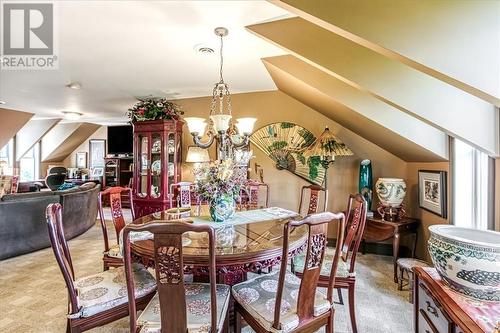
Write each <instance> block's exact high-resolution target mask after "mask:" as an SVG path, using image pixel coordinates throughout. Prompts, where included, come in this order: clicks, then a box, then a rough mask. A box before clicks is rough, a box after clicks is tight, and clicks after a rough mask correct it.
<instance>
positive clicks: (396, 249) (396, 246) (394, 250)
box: [392, 232, 400, 283]
mask: <svg viewBox="0 0 500 333" xmlns="http://www.w3.org/2000/svg"><path fill="white" fill-rule="evenodd" d="M399 238H400V236H399V233H398V232H396V233H395V234H394V242H393V243H392V256H393V261H394V263H393V265H394V282H396V283H397V282H398V266H397V261H398V255H399Z"/></svg>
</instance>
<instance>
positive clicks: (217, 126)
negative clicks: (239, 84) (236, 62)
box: [184, 27, 257, 160]
mask: <svg viewBox="0 0 500 333" xmlns="http://www.w3.org/2000/svg"><path fill="white" fill-rule="evenodd" d="M215 34H216V35H217V36H219V37H220V71H219V74H220V79H219V82H217V83H216V84H215V86H214V88H213V90H212V101H211V104H210V115H209V117H208V120H207V119H205V118H199V117H187V118H184V120H185V121H186V123H187V126H188V128H189V132H190V133H191V135H192V136H193V141H194V143H195V145H196V146H198V147H200V148H208V147H210V146H211V145H212V144H213V143H214V142H215V141H217V149H218V154H217V156H218V159H220V160H223V159H227V158H233V157H234V148H239V147H244V146H247V145H248V143H249V140H250V139H249V138H250V134H252V132H253V127H254V124H255V121H256V120H257V119H255V118H239V119H236V123H234V122H233V119H232V118H233V116H232V109H231V93H230V92H229V86H228V85H227V83H225V82H224V78H223V75H222V70H223V65H224V58H223V53H222V51H223V46H224V44H223V37H225V36H227V34H228V30H227V29H226V28H223V27H219V28H215ZM207 129H208V130H207ZM205 131H206V133H205ZM205 134H206V135H207V137H208V140H207V141H206V142H202V137H203V136H205ZM235 136H236V137H238V136H239V137H238V138H237V139H235Z"/></svg>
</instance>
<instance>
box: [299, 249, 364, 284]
mask: <svg viewBox="0 0 500 333" xmlns="http://www.w3.org/2000/svg"><path fill="white" fill-rule="evenodd" d="M334 256H335V249H333V248H328V249H327V250H326V253H325V259H324V260H323V265H321V273H320V274H321V276H323V277H328V276H329V275H330V272H331V270H332V261H333V257H334ZM304 261H305V255H303V254H302V255H299V256H296V257H295V258H293V267H294V271H295V272H296V273H302V272H303V271H304ZM355 276H356V272H352V273H351V272H349V264H348V263H347V262H345V261H344V260H342V259H340V260H339V263H338V266H337V277H341V278H347V277H355Z"/></svg>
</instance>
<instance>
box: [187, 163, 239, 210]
mask: <svg viewBox="0 0 500 333" xmlns="http://www.w3.org/2000/svg"><path fill="white" fill-rule="evenodd" d="M234 168H235V165H234V162H233V161H232V160H231V159H227V160H224V161H215V162H211V163H210V164H203V165H201V166H200V167H198V168H196V169H195V170H194V174H195V182H194V184H195V188H196V192H197V193H198V195H199V196H200V199H202V200H206V201H209V202H211V201H212V200H214V199H216V198H217V197H219V196H223V195H232V196H233V198H235V199H236V198H237V197H238V196H239V194H240V188H241V186H242V185H243V180H242V179H240V178H239V177H238V175H237V173H235V172H234Z"/></svg>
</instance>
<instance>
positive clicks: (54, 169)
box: [47, 166, 68, 175]
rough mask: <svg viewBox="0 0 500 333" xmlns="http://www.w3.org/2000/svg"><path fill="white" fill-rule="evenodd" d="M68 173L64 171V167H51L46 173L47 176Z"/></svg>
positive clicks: (66, 170)
mask: <svg viewBox="0 0 500 333" xmlns="http://www.w3.org/2000/svg"><path fill="white" fill-rule="evenodd" d="M67 173H68V169H66V168H65V167H62V166H55V167H52V168H50V169H49V171H48V173H47V174H49V175H54V174H56V175H61V174H65V175H66V174H67Z"/></svg>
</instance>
